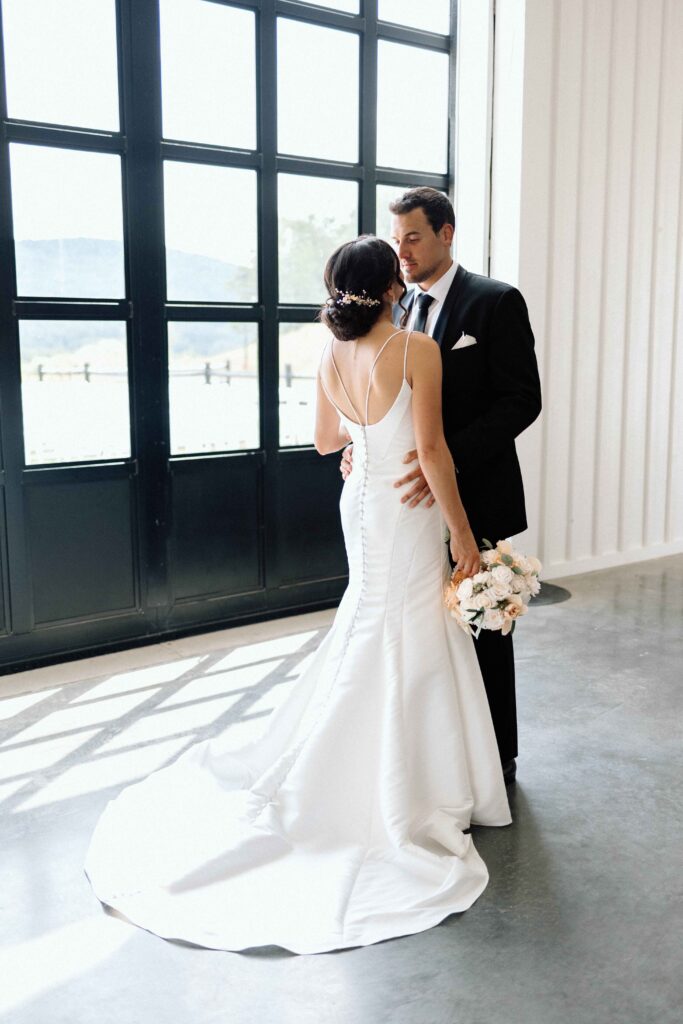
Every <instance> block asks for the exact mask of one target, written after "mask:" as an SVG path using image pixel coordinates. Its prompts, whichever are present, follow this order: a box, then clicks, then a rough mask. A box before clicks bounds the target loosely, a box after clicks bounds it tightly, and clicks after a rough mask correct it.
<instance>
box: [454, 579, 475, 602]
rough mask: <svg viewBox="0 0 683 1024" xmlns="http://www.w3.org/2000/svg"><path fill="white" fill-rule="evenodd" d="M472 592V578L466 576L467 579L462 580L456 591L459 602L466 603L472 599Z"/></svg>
mask: <svg viewBox="0 0 683 1024" xmlns="http://www.w3.org/2000/svg"><path fill="white" fill-rule="evenodd" d="M472 591H473V583H472V577H471V576H468V577H467V579H466V580H463V581H462V583H461V584H460V586H459V587H458V590H457V594H458V598H459V599H460V600H461V601H467V600H468V599H469V598H470V597H472Z"/></svg>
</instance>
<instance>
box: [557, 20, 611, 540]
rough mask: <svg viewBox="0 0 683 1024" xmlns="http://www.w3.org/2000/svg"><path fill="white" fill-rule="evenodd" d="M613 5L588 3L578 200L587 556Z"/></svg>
mask: <svg viewBox="0 0 683 1024" xmlns="http://www.w3.org/2000/svg"><path fill="white" fill-rule="evenodd" d="M611 6H612V4H611V2H610V0H603V2H602V3H599V4H593V3H586V4H585V7H584V18H583V26H582V28H583V31H582V44H581V48H582V51H583V75H582V79H581V97H580V100H579V111H580V123H579V130H580V138H579V149H578V161H577V162H578V174H577V197H576V225H577V231H576V235H577V237H576V251H575V254H574V255H575V262H574V266H575V281H576V292H575V295H576V310H575V316H574V333H573V338H572V353H573V360H572V395H571V398H572V404H571V410H570V421H571V434H570V442H571V443H570V451H569V459H568V464H567V501H568V506H567V551H568V552H569V557H570V558H572V559H576V558H587V557H588V556H590V554H591V550H592V545H593V529H592V522H591V516H588V515H585V514H584V510H585V508H586V507H588V508H591V509H592V508H594V507H595V495H594V492H593V487H594V474H593V466H594V464H595V457H596V447H597V436H596V435H597V430H596V427H597V406H598V384H599V355H600V349H601V346H602V336H601V333H600V311H601V306H602V297H603V295H602V275H601V268H602V265H603V259H602V254H603V250H604V248H605V223H606V218H605V203H604V202H603V198H604V195H605V181H606V165H607V133H608V99H609V63H608V61H606V60H605V59H604V56H603V55H604V54H606V53H607V54H609V52H610V28H611V18H610V13H611Z"/></svg>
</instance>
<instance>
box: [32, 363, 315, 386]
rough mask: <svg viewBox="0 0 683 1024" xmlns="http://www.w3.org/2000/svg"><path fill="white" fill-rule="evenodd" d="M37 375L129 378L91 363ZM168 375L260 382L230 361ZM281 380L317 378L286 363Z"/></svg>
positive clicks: (209, 381) (40, 370)
mask: <svg viewBox="0 0 683 1024" xmlns="http://www.w3.org/2000/svg"><path fill="white" fill-rule="evenodd" d="M35 375H36V376H37V378H38V380H39V381H44V380H45V379H46V377H69V378H71V377H77V378H81V377H82V378H83V379H84V380H85V381H86V383H88V384H89V383H90V381H91V380H92V378H93V377H119V378H122V379H124V380H126V379H127V378H128V373H127V371H126V370H92V369H91V368H90V363H83V368H82V369H73V370H46V369H45V368H44V366H43V364H42V363H39V364H38V366H37V367H36V370H35ZM168 375H169V377H203V378H204V383H205V384H212V383H213V382H214V380H217V381H221V382H225V383H226V384H230V383H232V381H233V380H258V374H257V373H253V372H251V371H249V370H233V369H231V367H230V360H229V359H228V360H226V363H225V366H224V367H222V368H220V369H218V368H216V367H213V366H212V365H211V363H204V366H203V368H202V369H197V370H169V372H168ZM279 379H280V380H284V382H285V387H288V388H291V386H292V381H295V380H315V376H311V375H309V374H305V373H294V372H293V371H292V364H291V363H285V372H284V373H282V374H280V377H279Z"/></svg>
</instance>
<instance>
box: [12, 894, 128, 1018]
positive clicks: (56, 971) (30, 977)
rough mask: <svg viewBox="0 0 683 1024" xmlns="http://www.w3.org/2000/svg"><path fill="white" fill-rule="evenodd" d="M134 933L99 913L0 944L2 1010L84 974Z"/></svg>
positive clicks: (111, 918)
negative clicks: (22, 939) (5, 944)
mask: <svg viewBox="0 0 683 1024" xmlns="http://www.w3.org/2000/svg"><path fill="white" fill-rule="evenodd" d="M132 933H133V932H132V929H131V926H130V925H129V924H127V923H126V922H124V921H119V920H117V919H116V918H115V917H109V916H108V915H105V914H102V913H100V914H98V916H97V917H92V918H88V919H87V920H85V921H76V922H74V923H73V924H68V925H65V926H64V927H63V928H57V929H55V930H54V931H51V932H47V933H46V934H45V935H41V936H39V937H38V938H36V939H30V940H28V941H27V942H18V943H15V944H13V945H8V946H3V947H0V977H1V978H2V979H3V981H2V986H0V1013H8V1012H9V1011H10V1010H15V1009H16V1008H17V1007H18V1006H20V1005H21V1004H22V1003H25V1002H27V1001H28V1000H31V999H36V998H37V997H39V996H42V995H43V994H44V993H46V992H49V991H50V989H53V988H57V987H58V986H60V985H63V984H65V983H66V982H68V981H70V980H71V979H73V978H76V977H78V976H79V975H81V974H85V973H86V972H87V971H89V970H90V969H91V968H93V967H95V966H96V965H98V964H100V963H102V961H103V960H106V959H107V958H108V957H110V956H112V954H113V953H116V952H117V950H119V949H120V948H121V947H122V946H123V945H124V944H125V943H126V942H127V941H128V940H129V939H130V938H131V935H132Z"/></svg>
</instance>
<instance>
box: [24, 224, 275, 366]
mask: <svg viewBox="0 0 683 1024" xmlns="http://www.w3.org/2000/svg"><path fill="white" fill-rule="evenodd" d="M16 257H17V280H18V285H19V294H20V295H31V296H46V297H47V296H48V295H49V297H50V298H80V299H94V298H99V299H101V298H108V299H120V298H123V297H124V294H125V288H124V277H123V246H122V244H121V243H120V242H116V241H113V240H105V239H92V238H64V239H40V240H36V241H33V240H31V241H21V242H18V243H17V246H16ZM167 272H168V292H169V299H170V300H171V301H183V300H186V301H196V302H221V301H222V302H226V301H228V302H229V301H232V302H254V301H256V272H255V271H253V270H251V269H249V268H247V267H240V266H235V265H234V264H231V263H227V262H224V261H222V260H216V259H211V258H209V257H206V256H199V255H196V254H194V253H187V252H180V251H178V250H173V249H171V250H170V251H169V252H168V253H167ZM253 330H254V329H253V327H252V326H251V325H242V324H231V325H229V327H226V328H225V329H223V330H220V331H218V330H217V329H216V325H215V324H202V323H196V324H191V323H187V324H185V323H182V324H181V323H178V324H177V325H176V326H175V327H174V336H173V340H174V351H175V352H176V353H182V352H185V351H187V352H188V353H191V352H193V351H195V350H196V351H200V352H202V353H203V354H206V355H211V353H212V352H214V351H215V352H224V351H226V350H227V349H232V348H239V347H242V346H243V345H244V344H247V343H248V342H249V341H250V340H251V339H252V337H253ZM101 334H102V335H104V336H106V324H102V328H101ZM24 339H25V342H24V345H23V346H22V350H23V351H22V354H23V356H24V358H28V359H30V358H31V355H32V354H33V352H34V353H36V354H38V353H40V355H41V356H42V355H46V356H47V355H50V354H51V353H58V352H74V351H77V350H79V349H81V348H82V347H83V346H84V345H87V344H89V343H91V342H92V341H93V328H92V325H91V324H90V323H89V322H88V321H85V322H84V321H79V320H69V321H60V320H48V321H40V320H33V321H31V326H30V330H25V332H24ZM29 348H30V349H31V350H33V352H29V351H28V349H29Z"/></svg>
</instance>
